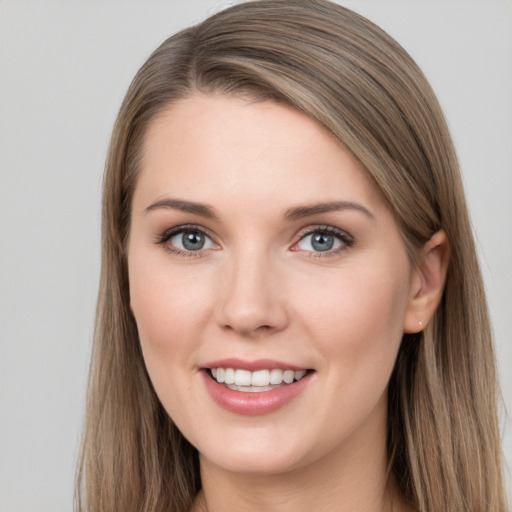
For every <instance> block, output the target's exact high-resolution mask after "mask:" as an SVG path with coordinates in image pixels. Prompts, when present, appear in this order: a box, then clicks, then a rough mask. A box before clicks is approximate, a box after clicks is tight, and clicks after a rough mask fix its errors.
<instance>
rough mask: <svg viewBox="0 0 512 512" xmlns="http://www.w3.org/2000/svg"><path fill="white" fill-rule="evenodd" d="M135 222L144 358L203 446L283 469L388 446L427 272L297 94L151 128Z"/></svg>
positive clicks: (255, 468)
mask: <svg viewBox="0 0 512 512" xmlns="http://www.w3.org/2000/svg"><path fill="white" fill-rule="evenodd" d="M131 221H132V224H131V232H130V240H129V247H128V266H129V278H130V297H131V307H132V311H133V314H134V316H135V319H136V322H137V326H138V331H139V336H140V343H141V346H142V351H143V354H144V359H145V362H146V365H147V369H148V372H149V375H150V377H151V380H152V382H153V385H154V388H155V390H156V393H157V394H158V396H159V398H160V400H161V402H162V404H163V406H164V407H165V409H166V410H167V412H168V413H169V415H170V416H171V417H172V419H173V420H174V422H175V423H176V424H177V426H178V427H179V429H180V430H181V431H182V432H183V434H184V435H185V436H186V437H187V438H188V439H189V441H190V442H191V443H192V444H193V445H194V446H195V447H196V448H197V449H198V450H199V452H200V454H201V456H202V460H203V461H206V462H208V463H210V464H212V465H215V466H217V467H220V468H223V469H226V470H229V471H235V472H251V473H279V472H284V471H288V470H291V469H294V468H299V467H304V466H305V465H308V464H314V463H315V462H317V461H319V460H321V459H322V458H325V457H335V458H336V457H339V458H340V460H341V459H347V458H349V457H351V456H352V455H353V454H359V455H361V454H362V453H364V452H365V451H367V452H368V453H372V452H375V451H376V450H380V451H382V449H383V446H384V440H385V421H386V390H387V384H388V380H389V377H390V374H391V372H392V369H393V365H394V362H395V358H396V355H397V351H398V348H399V344H400V341H401V338H402V334H403V331H404V323H405V322H406V319H407V318H408V316H410V315H412V314H413V313H411V311H410V302H411V299H412V297H413V296H414V293H415V292H414V286H415V285H413V283H415V281H416V280H415V278H414V272H413V270H412V269H411V266H410V263H409V260H408V257H407V253H406V250H405V247H404V244H403V241H402V239H401V235H400V232H399V230H398V227H397V224H396V222H395V221H394V218H393V215H392V213H391V212H390V210H389V209H388V207H387V205H386V203H385V201H384V199H383V197H382V196H381V194H380V193H379V191H378V190H377V189H376V187H375V186H374V184H373V183H372V182H371V181H370V179H369V178H368V176H367V174H366V172H365V171H364V170H363V168H362V167H361V166H360V165H359V164H358V162H357V161H356V160H355V159H354V158H353V157H352V156H351V154H350V153H349V152H348V151H347V150H346V149H345V148H344V146H343V145H342V144H340V143H339V142H338V141H337V140H336V139H335V138H334V137H333V136H332V135H331V134H329V133H328V132H327V131H326V130H325V129H324V128H322V127H320V126H319V125H318V124H316V123H315V122H314V121H312V120H311V119H310V118H308V117H307V116H305V115H304V114H302V113H300V112H299V111H297V110H295V109H293V108H291V107H288V106H286V105H283V104H278V103H274V102H249V101H244V100H242V99H239V98H238V99H237V98H234V97H229V96H222V95H212V96H202V95H197V96H192V97H190V98H187V99H184V100H181V101H178V102H176V103H175V104H173V105H172V106H171V107H170V108H168V110H166V111H164V112H163V113H162V114H161V115H160V116H159V117H158V118H157V119H156V120H154V121H153V123H152V124H151V126H150V128H149V131H148V133H147V136H146V139H145V144H144V153H143V158H142V163H141V173H140V176H139V179H138V183H137V187H136V190H135V194H134V198H133V210H132V219H131ZM212 373H213V374H214V375H216V378H215V377H214V376H213V375H212ZM283 379H284V380H283ZM297 379H298V380H297ZM218 381H224V382H218ZM233 381H234V382H233Z"/></svg>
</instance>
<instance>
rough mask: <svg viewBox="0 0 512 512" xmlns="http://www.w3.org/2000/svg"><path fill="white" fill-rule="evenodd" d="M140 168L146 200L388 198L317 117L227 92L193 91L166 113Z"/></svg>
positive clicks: (156, 123) (155, 124) (149, 138)
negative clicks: (223, 93) (316, 119)
mask: <svg viewBox="0 0 512 512" xmlns="http://www.w3.org/2000/svg"><path fill="white" fill-rule="evenodd" d="M140 173H141V174H140V176H139V180H138V185H137V188H136V196H139V197H141V196H143V197H144V198H145V200H146V201H150V200H154V199H155V198H157V197H159V196H162V195H166V194H169V195H172V196H174V197H176V196H178V197H183V198H186V199H192V200H197V201H202V202H212V201H215V200H218V202H219V203H220V204H222V201H224V200H226V199H228V198H229V199H233V198H236V197H238V198H243V200H244V201H245V204H246V205H247V206H248V202H249V201H255V202H260V203H267V207H270V203H269V201H273V203H272V205H274V204H276V202H277V203H280V202H281V203H285V202H290V201H295V202H297V203H300V202H302V203H308V202H315V201H319V200H322V201H339V200H354V199H358V201H362V202H365V203H368V204H372V203H373V204H374V205H377V203H378V204H381V203H383V199H382V197H381V194H380V192H379V191H378V189H377V188H376V186H375V185H374V183H373V181H372V180H371V179H370V177H369V175H368V173H367V172H366V171H365V169H364V168H363V167H362V166H361V165H360V164H359V162H358V161H357V160H356V159H355V158H354V157H353V156H352V154H351V153H350V152H349V151H348V150H347V149H346V148H345V146H344V145H343V144H342V143H341V142H340V141H339V140H338V139H336V138H335V137H334V135H333V134H331V133H330V132H329V131H328V130H327V129H325V128H324V127H322V126H321V125H319V124H318V123H317V122H315V121H314V120H312V119H311V118H310V117H308V116H307V115H305V114H304V113H302V112H300V111H299V110H297V109H295V108H293V107H291V106H289V105H286V104H283V103H276V102H273V101H260V102H251V101H248V100H246V99H242V98H238V97H233V96H225V95H211V96H205V95H196V96H191V97H188V98H186V99H182V100H179V101H177V102H175V103H173V104H172V105H171V106H169V107H168V108H167V109H166V110H164V111H162V112H161V113H160V114H159V115H158V116H157V117H156V118H155V119H154V120H153V121H152V123H151V124H150V126H149V128H148V131H147V133H146V136H145V140H144V144H143V155H142V160H141V168H140ZM283 207H285V205H284V204H283Z"/></svg>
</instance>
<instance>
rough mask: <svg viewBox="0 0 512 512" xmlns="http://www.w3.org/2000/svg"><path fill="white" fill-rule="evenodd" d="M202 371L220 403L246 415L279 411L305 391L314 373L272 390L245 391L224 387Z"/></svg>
mask: <svg viewBox="0 0 512 512" xmlns="http://www.w3.org/2000/svg"><path fill="white" fill-rule="evenodd" d="M201 373H202V374H203V379H204V382H205V385H206V389H207V390H208V392H209V393H210V396H211V397H212V398H213V400H214V401H215V402H216V403H217V404H218V405H220V406H221V407H222V408H223V409H226V410H227V411H229V412H233V413H235V414H244V415H246V416H256V415H258V414H269V413H271V412H274V411H277V410H278V409H280V408H281V407H283V406H285V405H286V404H288V403H289V402H291V401H292V400H293V399H294V398H295V397H296V396H297V395H299V394H300V393H302V391H304V389H305V388H306V386H307V385H308V383H309V381H310V379H311V375H312V373H308V374H306V375H305V376H304V377H302V379H300V380H298V381H296V382H293V383H292V384H285V385H283V386H281V387H280V388H276V389H272V390H271V391H262V392H261V393H258V392H256V393H245V392H243V391H234V390H232V389H229V388H226V387H224V386H223V385H222V384H219V383H218V382H217V381H215V380H213V379H212V378H211V377H210V375H209V374H208V373H207V371H206V370H203V371H202V372H201Z"/></svg>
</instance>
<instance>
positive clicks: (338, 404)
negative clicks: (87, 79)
mask: <svg viewBox="0 0 512 512" xmlns="http://www.w3.org/2000/svg"><path fill="white" fill-rule="evenodd" d="M496 393H497V385H496V377H495V370H494V357H493V349H492V343H491V338H490V329H489V321H488V317H487V311H486V304H485V297H484V293H483V286H482V280H481V277H480V272H479V269H478V263H477V260H476V254H475V248H474V243H473V238H472V233H471V229H470V225H469V221H468V215H467V210H466V205H465V200H464V194H463V190H462V186H461V182H460V176H459V172H458V168H457V161H456V157H455V154H454V150H453V146H452V143H451V141H450V137H449V134H448V130H447V128H446V124H445V122H444V119H443V116H442V113H441V111H440V108H439V105H438V103H437V100H436V99H435V96H434V94H433V92H432V91H431V89H430V87H429V85H428V83H427V82H426V80H425V78H424V77H423V75H422V74H421V72H420V71H419V69H418V68H417V66H416V65H415V64H414V62H413V61H412V60H411V58H410V57H409V56H408V55H407V54H406V52H405V51H404V50H403V49H402V48H401V47H400V46H399V45H398V44H397V43H396V42H395V41H393V40H392V39H391V38H390V37H389V36H388V35H387V34H385V33H384V32H383V31H382V30H380V29H379V28H378V27H376V26H375V25H373V24H372V23H370V22H369V21H367V20H366V19H364V18H362V17H361V16H358V15H356V14H354V13H352V12H351V11H349V10H347V9H344V8H342V7H340V6H337V5H335V4H331V3H328V2H324V1H314V2H311V1H304V0H292V1H284V0H277V1H270V0H269V1H258V2H249V3H244V4H240V5H238V6H235V7H232V8H230V9H227V10H225V11H223V12H221V13H219V14H216V15H214V16H212V17H211V18H209V19H208V20H206V21H205V22H203V23H202V24H200V25H198V26H196V27H192V28H190V29H187V30H185V31H183V32H180V33H179V34H177V35H175V36H173V37H171V38H170V39H168V40H167V41H165V42H164V43H163V44H162V46H161V47H160V48H158V49H157V50H156V51H155V52H154V53H153V55H152V56H151V57H150V58H149V59H148V61H147V62H146V63H145V64H144V66H143V67H142V68H141V70H140V71H139V73H138V74H137V76H136V77H135V79H134V81H133V83H132V85H131V87H130V89H129V91H128V93H127V96H126V98H125V100H124V102H123V105H122V107H121V110H120V113H119V116H118V119H117V122H116V126H115V128H114V133H113V136H112V141H111V147H110V152H109V157H108V161H107V168H106V176H105V184H104V199H103V266H102V277H101V285H100V295H99V303H98V317H97V325H96V337H95V345H94V353H93V359H92V367H91V376H90V388H89V399H88V411H87V424H86V431H85V436H84V441H83V449H82V460H81V466H80V472H79V482H80V485H81V486H85V488H83V487H82V491H79V492H78V503H79V505H78V508H79V510H139V511H142V510H144V511H157V510H161V511H164V510H165V511H170V510H175V511H187V510H193V511H203V510H204V511H210V512H213V511H217V510H218V511H223V512H225V511H228V510H276V511H279V510H291V509H293V510H338V511H343V510H375V511H377V510H389V511H391V510H393V511H408V510H415V511H422V512H423V511H425V512H426V511H432V512H433V511H440V510H443V511H461V510H468V511H484V510H485V511H489V510H492V511H504V510H505V509H506V504H505V497H504V490H503V484H502V476H501V455H500V444H499V432H498V428H497V420H496ZM80 488H81V487H79V489H80Z"/></svg>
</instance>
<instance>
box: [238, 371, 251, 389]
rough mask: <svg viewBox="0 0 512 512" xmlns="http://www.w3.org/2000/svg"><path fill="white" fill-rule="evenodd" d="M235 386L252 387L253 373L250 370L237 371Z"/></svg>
mask: <svg viewBox="0 0 512 512" xmlns="http://www.w3.org/2000/svg"><path fill="white" fill-rule="evenodd" d="M235 384H236V385H237V386H250V385H251V372H250V371H249V370H236V371H235Z"/></svg>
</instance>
